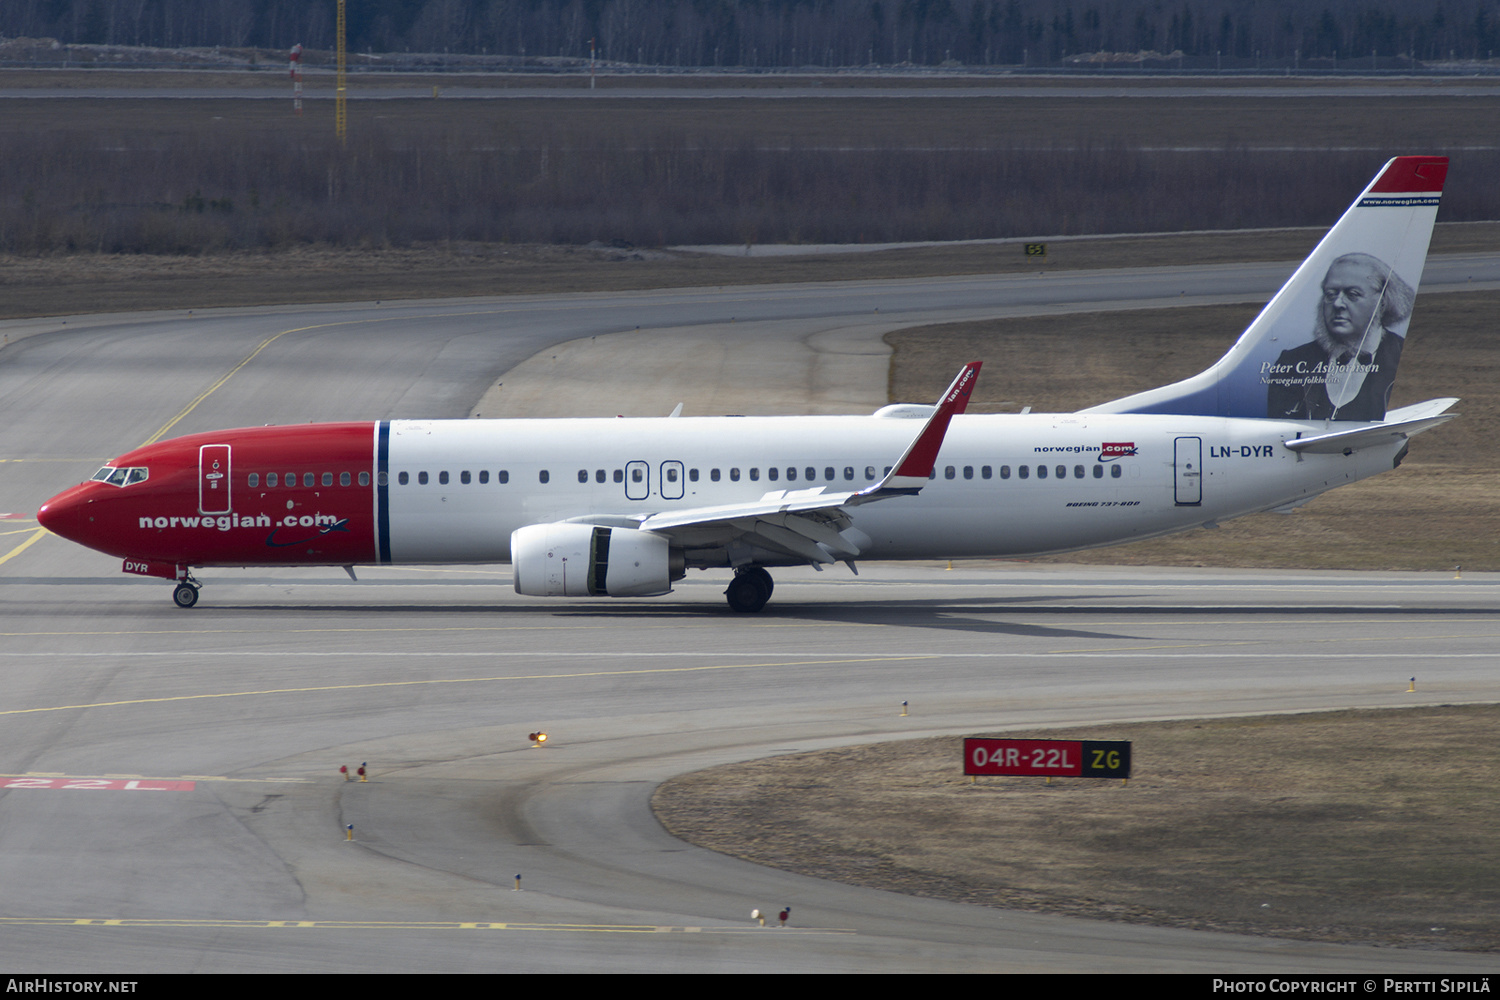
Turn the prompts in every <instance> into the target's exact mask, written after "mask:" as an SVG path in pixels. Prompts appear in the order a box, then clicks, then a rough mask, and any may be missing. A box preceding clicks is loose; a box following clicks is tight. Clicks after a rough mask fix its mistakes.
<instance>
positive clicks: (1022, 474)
mask: <svg viewBox="0 0 1500 1000" xmlns="http://www.w3.org/2000/svg"><path fill="white" fill-rule="evenodd" d="M1029 475H1031V466H1029V465H1022V466H1019V467H1018V468H1017V469H1016V476H1017V477H1018V478H1021V479H1025V478H1026V477H1027V476H1029Z"/></svg>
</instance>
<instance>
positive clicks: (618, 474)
mask: <svg viewBox="0 0 1500 1000" xmlns="http://www.w3.org/2000/svg"><path fill="white" fill-rule="evenodd" d="M624 481H625V473H624V472H623V471H622V470H620V469H616V470H615V482H617V483H623V482H624Z"/></svg>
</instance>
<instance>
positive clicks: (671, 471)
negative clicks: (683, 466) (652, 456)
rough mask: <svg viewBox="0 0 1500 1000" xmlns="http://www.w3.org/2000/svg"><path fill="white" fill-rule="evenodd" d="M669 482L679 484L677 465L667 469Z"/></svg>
mask: <svg viewBox="0 0 1500 1000" xmlns="http://www.w3.org/2000/svg"><path fill="white" fill-rule="evenodd" d="M667 482H669V483H675V482H677V466H675V465H673V466H668V468H667Z"/></svg>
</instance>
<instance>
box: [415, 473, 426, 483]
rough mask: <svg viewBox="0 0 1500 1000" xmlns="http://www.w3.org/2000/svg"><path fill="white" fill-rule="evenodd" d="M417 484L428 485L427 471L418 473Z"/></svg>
mask: <svg viewBox="0 0 1500 1000" xmlns="http://www.w3.org/2000/svg"><path fill="white" fill-rule="evenodd" d="M417 485H418V486H426V485H427V473H425V472H419V473H417Z"/></svg>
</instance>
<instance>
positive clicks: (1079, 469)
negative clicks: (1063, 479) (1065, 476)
mask: <svg viewBox="0 0 1500 1000" xmlns="http://www.w3.org/2000/svg"><path fill="white" fill-rule="evenodd" d="M1073 478H1074V479H1082V478H1083V466H1081V465H1075V466H1073Z"/></svg>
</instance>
